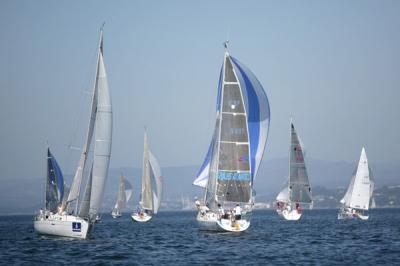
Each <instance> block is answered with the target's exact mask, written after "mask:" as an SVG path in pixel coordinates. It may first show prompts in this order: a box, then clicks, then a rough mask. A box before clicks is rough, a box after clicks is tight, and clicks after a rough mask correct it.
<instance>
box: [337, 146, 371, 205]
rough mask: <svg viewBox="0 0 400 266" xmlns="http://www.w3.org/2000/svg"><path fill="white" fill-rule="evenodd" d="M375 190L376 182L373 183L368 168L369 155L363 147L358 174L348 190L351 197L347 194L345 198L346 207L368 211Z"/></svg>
mask: <svg viewBox="0 0 400 266" xmlns="http://www.w3.org/2000/svg"><path fill="white" fill-rule="evenodd" d="M373 188H374V182H373V181H372V178H371V173H370V168H369V167H368V159H367V154H366V152H365V149H364V147H363V148H362V151H361V156H360V160H359V162H358V167H357V172H356V174H355V176H354V177H353V178H352V182H351V183H350V186H349V189H348V192H349V196H348V195H347V194H348V193H347V192H346V195H345V197H344V198H343V201H344V204H345V206H347V207H351V208H355V209H361V210H368V209H369V203H370V198H371V195H372V191H373ZM346 196H347V197H346Z"/></svg>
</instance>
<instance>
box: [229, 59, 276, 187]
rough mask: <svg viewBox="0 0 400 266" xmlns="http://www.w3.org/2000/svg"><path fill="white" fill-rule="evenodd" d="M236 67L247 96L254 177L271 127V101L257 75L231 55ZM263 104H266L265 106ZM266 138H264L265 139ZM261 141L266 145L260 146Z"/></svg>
mask: <svg viewBox="0 0 400 266" xmlns="http://www.w3.org/2000/svg"><path fill="white" fill-rule="evenodd" d="M231 59H232V62H233V65H234V67H235V71H236V74H237V75H238V79H239V82H240V85H241V88H242V90H243V93H244V94H245V95H243V97H245V98H246V99H245V100H246V101H245V105H246V111H247V120H248V127H249V139H250V140H249V141H250V153H251V154H250V155H251V175H252V176H251V178H252V180H253V179H254V177H255V175H256V174H257V170H258V166H259V164H260V162H261V159H262V155H263V152H264V147H265V142H266V138H267V136H268V128H269V120H270V119H269V117H270V110H269V103H268V98H267V95H266V93H265V91H264V89H263V87H262V85H261V83H260V82H259V81H258V80H257V78H256V77H255V75H254V74H253V73H252V72H251V71H250V70H249V69H248V68H247V67H246V66H244V65H243V64H241V63H240V62H239V61H238V60H237V59H235V58H233V57H231ZM263 105H265V106H264V107H263ZM266 120H268V123H267V125H265V128H263V127H262V125H261V121H266ZM263 138H264V139H263ZM260 143H261V144H262V143H264V145H261V146H260Z"/></svg>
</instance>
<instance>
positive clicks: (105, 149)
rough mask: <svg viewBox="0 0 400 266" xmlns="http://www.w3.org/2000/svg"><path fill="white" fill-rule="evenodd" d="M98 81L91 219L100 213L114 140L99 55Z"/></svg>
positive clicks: (107, 95)
mask: <svg viewBox="0 0 400 266" xmlns="http://www.w3.org/2000/svg"><path fill="white" fill-rule="evenodd" d="M97 78H98V81H97V86H98V88H97V93H98V97H97V110H96V113H97V114H96V122H95V125H96V131H95V144H94V158H93V180H92V193H91V196H90V210H89V214H90V216H91V217H95V216H96V215H97V213H98V212H99V209H100V206H101V201H102V199H103V194H104V186H105V182H106V178H107V174H108V167H109V164H110V155H111V139H112V107H111V98H110V92H109V89H108V82H107V76H106V70H105V66H104V61H103V55H102V53H101V52H100V55H99V70H98V77H97Z"/></svg>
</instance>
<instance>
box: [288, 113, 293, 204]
mask: <svg viewBox="0 0 400 266" xmlns="http://www.w3.org/2000/svg"><path fill="white" fill-rule="evenodd" d="M292 127H293V119H292V117H290V125H289V128H290V129H289V135H290V136H289V138H290V144H289V158H288V159H289V160H288V163H289V182H288V192H289V193H288V194H289V195H288V196H289V202H292V188H291V185H290V176H291V175H290V173H291V171H290V170H291V167H290V160H291V158H292Z"/></svg>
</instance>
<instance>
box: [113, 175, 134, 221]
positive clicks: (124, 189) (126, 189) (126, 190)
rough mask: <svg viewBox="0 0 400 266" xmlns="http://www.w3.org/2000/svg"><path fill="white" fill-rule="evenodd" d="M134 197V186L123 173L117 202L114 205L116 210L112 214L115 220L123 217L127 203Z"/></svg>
mask: <svg viewBox="0 0 400 266" xmlns="http://www.w3.org/2000/svg"><path fill="white" fill-rule="evenodd" d="M131 196H132V185H131V184H130V183H129V182H128V180H126V179H125V178H124V175H123V174H122V173H121V176H120V178H119V189H118V197H117V202H116V203H115V205H114V209H113V210H112V212H111V216H112V217H113V218H119V217H121V216H122V210H123V209H124V208H125V205H126V203H127V202H128V201H129V200H130V198H131Z"/></svg>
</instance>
